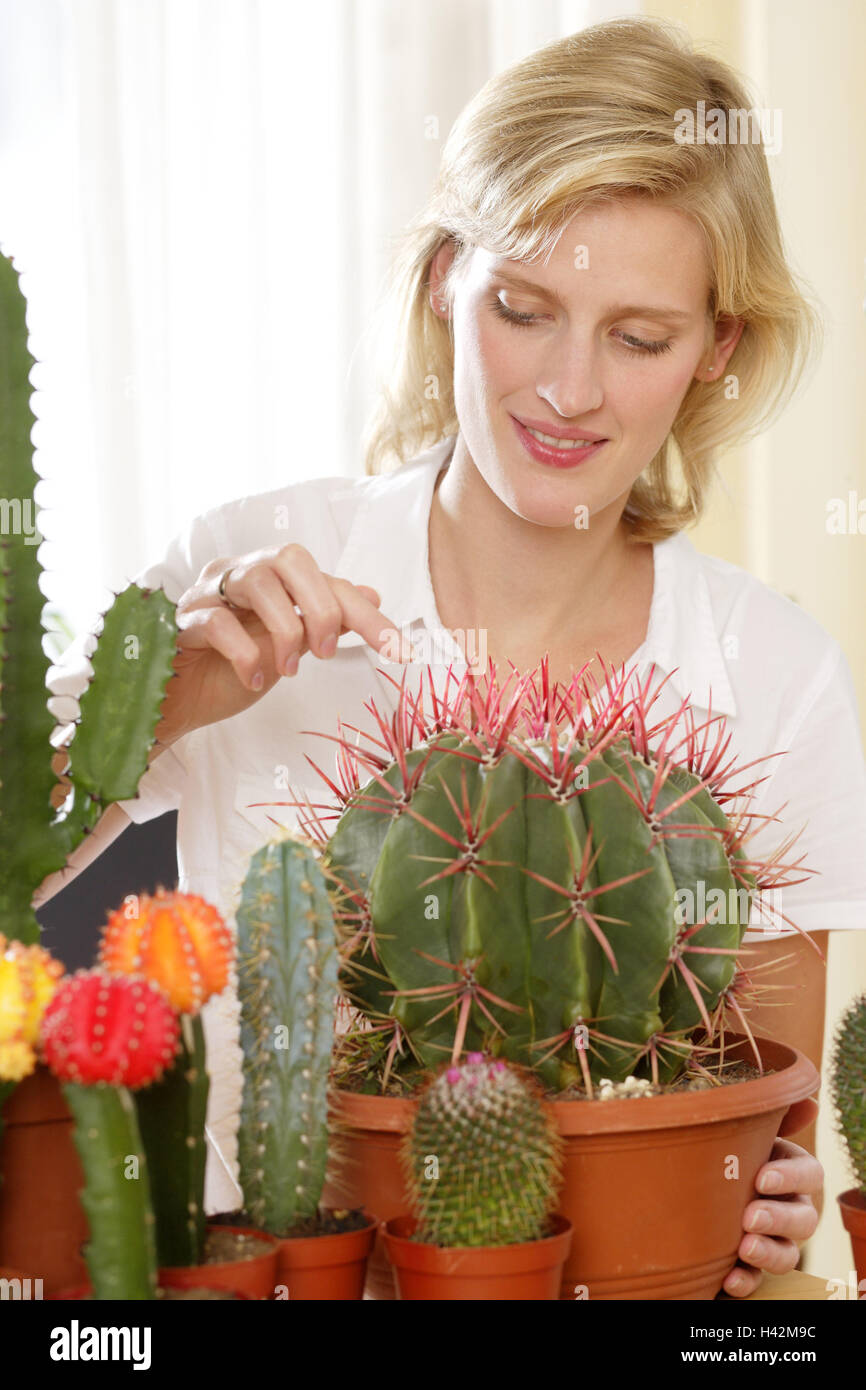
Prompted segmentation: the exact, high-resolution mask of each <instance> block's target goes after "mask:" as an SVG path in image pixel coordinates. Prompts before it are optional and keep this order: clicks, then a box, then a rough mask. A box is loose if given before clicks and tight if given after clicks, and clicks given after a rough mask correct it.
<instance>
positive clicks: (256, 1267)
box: [159, 1225, 279, 1298]
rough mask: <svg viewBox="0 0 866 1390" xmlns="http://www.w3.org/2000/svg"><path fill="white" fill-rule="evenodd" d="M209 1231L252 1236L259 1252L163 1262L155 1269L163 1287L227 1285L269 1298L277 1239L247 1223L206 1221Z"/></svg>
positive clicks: (182, 1287)
mask: <svg viewBox="0 0 866 1390" xmlns="http://www.w3.org/2000/svg"><path fill="white" fill-rule="evenodd" d="M208 1230H209V1231H234V1232H235V1233H236V1234H238V1235H246V1236H255V1237H256V1239H257V1240H259V1241H261V1243H262V1253H261V1254H260V1255H255V1256H254V1257H253V1258H252V1259H250V1260H226V1261H225V1262H223V1263H222V1264H206V1265H166V1266H165V1267H164V1268H162V1269H161V1270H160V1271H159V1282H160V1284H161V1285H162V1286H163V1288H168V1289H171V1288H174V1289H194V1288H202V1289H231V1290H232V1291H233V1292H235V1293H245V1294H247V1295H248V1297H249V1298H273V1296H274V1288H275V1286H276V1284H277V1282H278V1281H277V1251H278V1246H279V1241H278V1240H277V1238H276V1236H269V1235H267V1234H266V1233H265V1232H264V1231H254V1230H253V1229H252V1228H251V1227H249V1226H217V1225H213V1226H212V1225H209V1226H208Z"/></svg>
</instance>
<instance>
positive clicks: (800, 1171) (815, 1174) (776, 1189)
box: [755, 1139, 824, 1197]
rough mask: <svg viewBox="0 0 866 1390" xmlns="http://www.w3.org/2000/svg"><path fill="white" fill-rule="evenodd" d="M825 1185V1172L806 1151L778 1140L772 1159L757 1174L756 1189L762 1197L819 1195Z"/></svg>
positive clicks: (771, 1155)
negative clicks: (799, 1193) (793, 1194)
mask: <svg viewBox="0 0 866 1390" xmlns="http://www.w3.org/2000/svg"><path fill="white" fill-rule="evenodd" d="M823 1186H824V1169H823V1168H822V1167H821V1164H820V1163H819V1162H818V1160H817V1158H814V1157H813V1156H812V1154H810V1153H809V1152H808V1151H807V1150H806V1149H802V1148H800V1145H799V1144H794V1143H792V1142H791V1140H790V1139H777V1140H776V1142H775V1144H774V1145H773V1149H772V1153H771V1154H770V1158H769V1160H768V1161H767V1162H766V1163H765V1164H764V1165H763V1166H762V1167H761V1168H759V1169H758V1171H757V1173H756V1175H755V1190H756V1191H757V1192H759V1193H760V1194H761V1195H762V1196H768V1197H781V1196H783V1195H784V1194H785V1193H788V1192H792V1193H798V1192H805V1193H809V1194H813V1193H814V1194H817V1193H818V1192H820V1191H821V1190H822V1188H823Z"/></svg>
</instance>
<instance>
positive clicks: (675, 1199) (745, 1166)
mask: <svg viewBox="0 0 866 1390" xmlns="http://www.w3.org/2000/svg"><path fill="white" fill-rule="evenodd" d="M756 1041H757V1046H758V1049H759V1052H760V1055H761V1058H762V1062H763V1065H764V1066H765V1067H766V1068H773V1069H774V1074H773V1075H768V1076H763V1077H759V1078H757V1079H755V1080H752V1081H743V1082H739V1083H737V1084H735V1085H725V1086H714V1087H712V1088H711V1089H709V1090H705V1091H683V1092H679V1093H677V1094H670V1095H662V1096H653V1097H649V1098H646V1099H644V1098H636V1099H629V1100H610V1101H600V1100H596V1101H586V1100H576V1101H556V1100H554V1101H548V1102H546V1103H547V1104H548V1105H549V1106H550V1108H551V1110H552V1112H553V1115H554V1117H555V1119H556V1122H557V1126H558V1128H559V1130H560V1133H561V1134H562V1135H563V1136H564V1138H565V1166H564V1177H563V1186H562V1190H561V1191H560V1194H559V1199H558V1203H557V1205H558V1208H559V1211H560V1212H561V1214H562V1215H563V1216H564V1217H566V1219H567V1220H569V1221H570V1222H571V1223H572V1226H573V1227H574V1238H573V1240H572V1245H571V1251H570V1254H569V1256H568V1259H567V1260H566V1263H565V1266H564V1269H563V1278H562V1290H561V1297H562V1298H564V1299H575V1298H593V1299H605V1300H606V1299H712V1298H715V1296H716V1294H717V1293H718V1292H719V1290H720V1289H721V1286H722V1281H723V1280H724V1278H725V1275H726V1274H727V1272H728V1271H729V1270H730V1269H731V1268H732V1266H733V1265H734V1264H735V1262H736V1255H737V1248H738V1246H739V1244H740V1241H741V1240H742V1236H743V1228H742V1218H743V1212H744V1210H745V1208H746V1206H747V1205H748V1203H749V1202H750V1201H751V1200H752V1197H753V1195H754V1181H755V1176H756V1174H757V1171H758V1169H759V1168H760V1167H762V1165H763V1164H764V1163H766V1161H767V1159H768V1158H769V1156H770V1152H771V1150H772V1147H773V1140H774V1139H775V1136H776V1134H777V1133H778V1131H779V1126H780V1125H781V1122H782V1119H783V1117H784V1115H785V1114H786V1112H787V1111H788V1109H789V1107H790V1106H791V1105H793V1104H795V1103H796V1102H797V1101H800V1100H805V1099H806V1098H807V1097H808V1096H811V1095H813V1094H814V1093H815V1092H816V1091H817V1089H818V1085H819V1077H818V1073H817V1071H816V1069H815V1067H814V1066H813V1065H812V1063H811V1062H810V1061H809V1059H808V1058H807V1057H805V1056H804V1055H803V1054H802V1053H801V1052H798V1051H797V1050H796V1049H795V1048H792V1047H786V1046H784V1045H783V1044H781V1043H774V1042H770V1041H767V1040H765V1039H760V1038H759V1039H757V1040H756ZM725 1057H726V1059H728V1060H730V1061H735V1060H742V1061H749V1060H750V1059H751V1060H752V1061H754V1055H753V1054H752V1052H751V1047H750V1044H749V1042H748V1040H747V1039H746V1038H742V1037H735V1036H733V1035H731V1034H728V1035H727V1039H726V1045H725ZM415 1104H416V1102H414V1101H411V1100H399V1099H397V1100H395V1099H390V1098H387V1097H381V1096H361V1095H354V1094H349V1093H348V1092H338V1093H337V1095H336V1097H335V1100H334V1102H333V1114H334V1121H335V1123H336V1124H337V1125H338V1126H339V1129H340V1131H341V1135H340V1140H339V1145H340V1152H341V1155H342V1156H343V1160H344V1162H343V1171H342V1174H341V1177H340V1180H339V1187H337V1186H336V1185H335V1186H334V1187H333V1188H331V1189H330V1190H329V1197H328V1200H329V1201H334V1199H335V1198H336V1200H337V1201H338V1202H339V1203H341V1204H342V1205H346V1206H360V1205H362V1204H363V1206H364V1207H365V1208H366V1210H368V1211H371V1212H374V1213H375V1214H376V1216H378V1217H379V1219H380V1221H388V1220H390V1219H391V1218H392V1217H394V1216H397V1215H401V1214H402V1213H403V1212H405V1211H406V1210H407V1209H408V1208H409V1200H408V1196H407V1194H406V1191H405V1185H404V1181H403V1174H402V1170H401V1168H400V1164H399V1156H398V1155H399V1146H400V1142H401V1139H402V1136H403V1134H405V1133H406V1131H407V1130H408V1129H409V1128H410V1126H411V1123H412V1115H413V1112H414V1107H415ZM383 1253H384V1252H383ZM392 1284H393V1280H392V1279H388V1277H387V1274H386V1272H385V1269H384V1267H383V1264H382V1260H381V1256H380V1255H379V1252H378V1250H375V1249H374V1251H373V1254H372V1255H371V1257H370V1262H369V1265H368V1274H367V1293H368V1295H369V1296H370V1297H373V1298H389V1297H394V1293H393V1292H392V1291H391V1288H392Z"/></svg>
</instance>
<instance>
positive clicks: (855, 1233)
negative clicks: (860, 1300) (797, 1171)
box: [837, 1187, 866, 1296]
mask: <svg viewBox="0 0 866 1390" xmlns="http://www.w3.org/2000/svg"><path fill="white" fill-rule="evenodd" d="M837 1201H838V1203H839V1210H840V1211H841V1213H842V1220H843V1222H844V1224H845V1230H846V1231H847V1232H848V1234H849V1236H850V1237H851V1249H852V1251H853V1254H854V1268H855V1269H856V1271H857V1284H858V1286H859V1285H861V1284H862V1289H861V1296H866V1192H861V1190H860V1188H859V1187H851V1188H849V1189H848V1191H847V1192H843V1193H842V1194H841V1195H840V1196H839V1197H838V1198H837Z"/></svg>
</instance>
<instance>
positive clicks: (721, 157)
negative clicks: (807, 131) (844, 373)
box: [364, 18, 823, 541]
mask: <svg viewBox="0 0 866 1390" xmlns="http://www.w3.org/2000/svg"><path fill="white" fill-rule="evenodd" d="M699 101H703V102H705V104H706V107H705V109H706V111H707V112H709V111H710V108H722V109H723V110H724V111H725V112H728V111H730V110H732V109H734V108H736V109H737V110H744V109H752V108H754V102H753V101H751V100H750V99H749V94H748V91H747V89H746V87H745V85H744V84H743V82H742V81H741V79H740V78H738V77H737V75H736V74H735V73H734V72H733V71H732V70H731V68H729V67H728V66H727V65H726V64H725V63H723V62H721V61H719V60H718V59H716V58H713V57H710V56H708V55H705V54H703V53H699V52H696V51H695V50H694V48H693V46H692V42H691V39H690V37H689V36H688V34H687V33H686V31H685V30H683V29H681V28H680V27H679V26H677V25H674V24H672V23H670V22H668V21H663V20H655V19H646V18H627V19H616V20H612V21H609V22H607V23H604V24H596V25H593V26H592V27H590V28H588V29H582V30H580V31H579V32H578V33H576V34H572V35H570V36H569V37H567V38H564V39H559V40H557V41H556V42H554V43H550V44H547V45H546V46H545V47H543V48H541V49H539V50H538V51H537V52H535V53H531V54H530V55H529V56H528V57H526V58H524V59H522V61H520V62H519V63H516V64H514V65H513V66H512V67H510V68H508V69H507V70H506V71H505V72H501V73H498V74H497V75H496V76H494V77H492V78H491V79H490V80H489V81H488V82H487V83H486V84H485V85H484V87H482V89H481V91H480V92H479V93H478V95H477V96H476V97H475V98H474V99H473V100H472V101H471V102H470V103H469V104H468V106H466V107H465V108H464V110H463V111H462V112H461V114H460V116H459V117H458V119H457V121H456V122H455V124H454V126H453V127H452V130H451V132H450V134H449V136H448V139H447V141H446V144H445V147H444V150H443V154H442V162H441V166H440V171H439V176H438V178H437V182H436V185H435V187H434V190H433V193H432V195H431V198H430V200H429V202H428V204H427V206H426V207H425V208H424V209H423V211H422V212H421V213H420V214H419V215H418V216H417V217H416V218H415V219H414V220H413V221H412V222H411V223H410V224H409V225H408V227H407V228H406V229H405V231H404V232H403V233H402V234H401V235H400V237H399V238H398V239H397V242H396V246H395V254H394V258H393V264H392V267H391V274H390V284H389V286H388V290H387V293H386V295H385V297H384V299H383V301H382V302H381V303H380V305H379V309H378V312H377V315H376V317H375V320H374V331H375V333H376V336H377V340H378V342H379V343H382V342H383V341H384V342H385V343H386V345H387V347H388V350H389V351H390V352H391V353H392V358H391V361H390V362H389V363H388V364H387V366H386V367H385V368H384V370H381V371H380V375H381V395H380V398H379V400H378V402H377V404H376V406H375V408H374V411H373V413H372V415H371V417H370V419H369V422H368V425H367V429H366V432H365V437H364V452H365V467H366V472H367V473H380V472H383V471H386V470H387V468H388V467H389V466H393V464H392V463H391V460H392V459H394V460H396V463H397V464H401V463H405V462H407V461H409V460H410V459H412V458H414V457H416V456H417V454H419V453H420V452H422V451H423V450H425V449H427V448H430V447H431V446H432V445H434V444H436V443H438V442H439V441H440V440H441V439H444V438H445V437H446V436H448V435H454V434H456V433H457V430H458V420H457V416H456V412H455V407H454V391H453V366H454V351H453V340H452V333H451V325H450V322H447V321H443V319H442V318H440V317H439V316H438V315H437V314H436V313H434V311H433V309H432V307H431V305H430V302H429V293H430V286H429V276H430V267H431V262H432V260H433V258H434V256H435V254H436V252H437V251H438V250H439V248H440V247H441V246H442V245H443V244H444V243H446V242H447V241H449V240H452V239H453V241H454V243H455V255H454V260H453V262H452V264H451V266H450V267H449V269H448V272H447V275H446V276H445V279H444V281H443V283H442V286H441V288H440V298H441V299H443V300H444V301H445V302H446V303H447V304H448V305H449V306H450V304H451V302H452V301H453V293H454V287H455V285H456V282H457V279H458V277H459V275H460V273H461V270H462V268H463V267H464V266H465V265H466V263H467V261H468V258H469V256H470V255H471V254H472V252H473V250H474V248H475V246H481V247H484V248H485V249H487V250H488V251H490V252H492V253H493V254H495V255H499V256H506V257H508V258H510V259H514V260H526V261H529V260H531V259H533V258H534V257H536V256H538V257H543V256H544V255H547V254H549V253H550V252H551V251H552V249H553V247H554V246H555V244H556V241H557V239H558V237H559V236H560V234H561V232H562V230H563V229H564V227H565V226H566V225H567V223H568V222H569V221H570V220H571V218H572V217H574V215H575V213H576V212H577V211H579V210H581V209H583V208H586V207H589V206H590V205H591V204H598V203H600V202H612V201H618V200H619V199H621V198H623V197H633V196H636V195H639V196H644V197H647V198H650V199H653V200H655V201H656V202H661V203H663V204H664V205H666V206H669V207H672V208H677V209H680V210H681V211H683V212H685V213H687V214H690V215H691V217H692V218H693V219H694V220H695V222H696V223H697V225H698V226H699V227H700V228H701V229H702V231H703V235H704V240H705V244H706V250H707V257H708V262H709V267H710V276H711V280H710V295H709V303H708V306H707V311H708V347H709V346H710V344H711V343H712V323H713V321H714V320H715V319H716V318H718V317H719V316H721V315H734V316H736V317H737V318H741V319H743V320H744V321H745V327H744V329H743V332H742V335H741V337H740V340H739V342H738V343H737V346H736V348H735V349H734V352H733V354H732V356H731V358H730V360H729V363H728V365H727V367H726V369H725V374H730V373H733V374H734V375H735V376H736V378H737V382H738V396H737V398H736V399H729V398H728V395H727V394H726V384H725V382H724V381H723V380H719V381H714V382H702V381H695V380H693V381H692V382H691V384H690V386H689V388H688V390H687V392H686V394H685V396H684V398H683V400H682V403H681V405H680V409H679V411H678V414H677V417H676V420H675V421H674V424H673V426H672V428H671V431H670V433H669V435H668V437H667V439H666V440H665V443H664V444H663V445H662V447H661V449H660V450H659V451H658V453H657V454H656V455H655V457H654V458H653V459H652V460H651V462H650V463H649V464H648V465H647V467H646V468H645V469H644V470H643V472H642V473H641V475H640V477H639V478H638V479H637V480H636V481H635V483H634V485H633V487H632V490H631V493H630V495H629V499H628V503H627V506H626V508H625V511H624V514H623V515H624V519H625V520H626V521H627V523H628V525H629V528H630V535H631V537H632V538H633V539H635V540H643V541H655V540H663V539H665V537H667V536H670V535H672V534H673V533H674V532H676V531H678V530H681V529H682V528H683V527H684V526H688V525H691V524H692V523H694V522H695V521H697V519H698V518H699V516H700V515H701V512H702V510H703V507H704V505H705V501H706V496H707V492H708V489H709V484H710V482H711V480H712V474H713V469H714V460H715V456H716V455H717V453H718V451H719V450H721V449H723V448H725V447H727V446H729V445H730V444H731V443H733V442H735V441H737V442H739V441H742V440H744V439H747V438H750V437H752V436H753V435H754V434H757V433H759V432H760V431H761V430H763V429H765V428H766V426H767V425H768V424H769V423H770V422H771V420H772V419H774V418H775V416H776V415H777V414H778V412H779V411H780V410H781V408H782V407H783V406H784V405H785V404H787V402H788V400H789V399H790V397H791V395H792V394H793V392H794V390H795V389H796V387H797V385H798V383H799V381H800V378H801V376H802V373H803V369H804V367H805V366H806V365H807V363H808V361H809V358H810V355H811V351H812V349H813V347H815V346H816V345H817V344H818V342H819V340H820V338H821V333H822V327H823V325H822V321H821V316H820V314H819V312H818V311H817V309H816V307H815V305H814V304H813V303H812V302H810V300H809V298H807V293H806V292H805V291H804V290H803V289H802V288H801V287H800V286H799V284H798V281H797V278H796V277H795V275H794V273H793V272H792V270H791V269H790V267H789V266H788V264H787V261H786V259H785V253H784V250H783V246H782V237H781V233H780V229H779V223H778V216H777V212H776V206H775V201H774V198H773V190H772V185H771V182H770V176H769V171H768V168H767V159H766V154H765V151H764V148H763V145H762V144H761V143H759V142H758V141H757V140H756V141H746V142H744V143H725V144H723V143H719V144H716V143H711V142H708V143H682V144H680V143H677V141H676V140H675V139H674V130H675V127H676V124H677V118H676V116H675V113H677V112H682V111H683V110H687V111H690V112H693V113H697V111H698V106H697V103H698V102H699ZM380 368H381V362H380Z"/></svg>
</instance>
